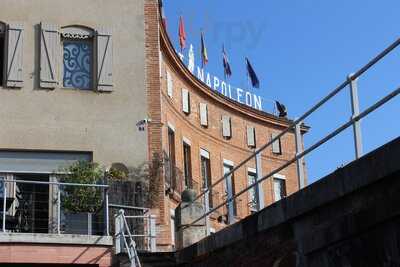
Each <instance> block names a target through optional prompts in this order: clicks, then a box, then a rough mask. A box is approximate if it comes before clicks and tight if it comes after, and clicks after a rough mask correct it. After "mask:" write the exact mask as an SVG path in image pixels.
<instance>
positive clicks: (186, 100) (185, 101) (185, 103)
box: [182, 89, 190, 114]
mask: <svg viewBox="0 0 400 267" xmlns="http://www.w3.org/2000/svg"><path fill="white" fill-rule="evenodd" d="M182 111H183V112H185V113H186V114H189V113H190V96H189V91H188V90H187V89H182Z"/></svg>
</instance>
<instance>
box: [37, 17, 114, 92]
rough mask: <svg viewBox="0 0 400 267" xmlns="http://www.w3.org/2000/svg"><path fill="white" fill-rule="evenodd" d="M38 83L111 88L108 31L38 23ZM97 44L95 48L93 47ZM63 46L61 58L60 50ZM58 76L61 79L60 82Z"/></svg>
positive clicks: (110, 42)
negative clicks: (39, 33) (39, 32)
mask: <svg viewBox="0 0 400 267" xmlns="http://www.w3.org/2000/svg"><path fill="white" fill-rule="evenodd" d="M40 26H41V35H40V87H41V88H48V89H53V88H56V87H57V85H58V84H61V85H62V86H63V87H65V88H74V89H82V90H91V89H97V90H98V91H112V87H113V78H112V38H111V37H112V36H111V31H110V30H109V29H106V28H99V29H97V30H96V31H95V30H92V29H89V28H87V27H82V26H67V27H63V28H61V29H60V27H59V26H57V25H51V24H46V23H41V25H40ZM95 48H96V49H95ZM60 49H62V58H60V54H59V51H60ZM60 80H61V82H59V81H60Z"/></svg>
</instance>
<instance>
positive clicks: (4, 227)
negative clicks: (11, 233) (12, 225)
mask: <svg viewBox="0 0 400 267" xmlns="http://www.w3.org/2000/svg"><path fill="white" fill-rule="evenodd" d="M2 183H3V233H5V232H6V211H7V209H6V207H7V185H6V183H5V182H4V181H3V182H2Z"/></svg>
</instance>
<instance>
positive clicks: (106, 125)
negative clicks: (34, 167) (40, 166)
mask: <svg viewBox="0 0 400 267" xmlns="http://www.w3.org/2000/svg"><path fill="white" fill-rule="evenodd" d="M0 21H3V22H5V23H9V22H22V23H23V24H24V46H23V51H24V54H23V57H24V58H23V68H24V87H23V88H21V89H8V88H0V114H1V115H0V149H35V150H36V149H37V150H67V151H74V150H77V151H92V152H93V160H94V161H96V162H99V163H101V164H103V165H106V166H107V165H109V164H111V163H112V162H122V163H124V164H126V165H128V166H134V165H138V164H139V163H142V162H144V161H145V160H147V154H148V150H147V134H146V133H145V132H138V131H137V128H136V126H135V124H136V123H137V122H138V121H139V120H141V119H144V118H146V117H147V94H146V90H145V68H144V64H145V50H144V49H145V45H144V0H134V1H132V0H113V1H108V0H84V1H82V0H68V1H61V0H35V1H31V0H20V1H15V0H2V1H1V8H0ZM40 22H47V23H52V24H56V25H59V26H67V25H83V26H87V27H91V28H94V29H96V28H98V27H100V26H107V27H111V28H112V29H113V35H112V38H113V61H114V64H113V80H114V91H113V92H111V93H99V92H96V91H85V90H74V89H64V88H55V89H54V90H43V89H40V88H39V68H38V62H39V48H40V43H39V26H38V25H39V23H40ZM61 84H62V83H61Z"/></svg>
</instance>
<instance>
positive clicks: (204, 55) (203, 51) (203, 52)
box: [201, 32, 208, 67]
mask: <svg viewBox="0 0 400 267" xmlns="http://www.w3.org/2000/svg"><path fill="white" fill-rule="evenodd" d="M201 62H202V66H203V67H204V66H205V65H206V64H207V63H208V54H207V47H206V44H205V41H204V33H203V32H201Z"/></svg>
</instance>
